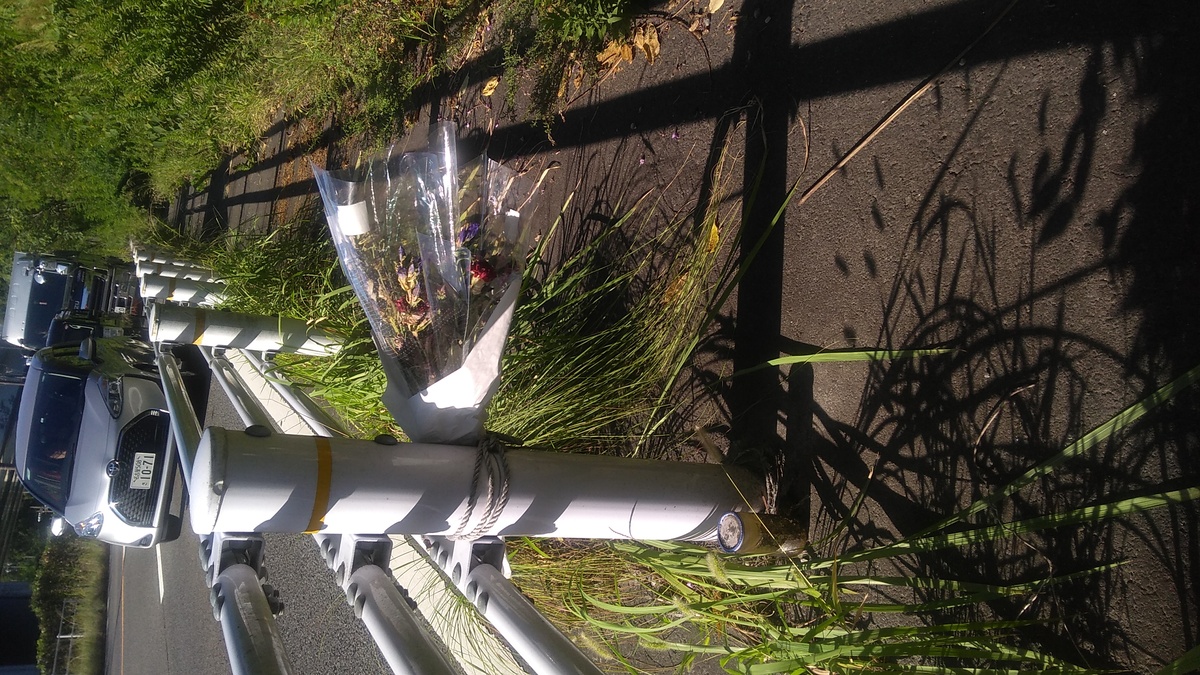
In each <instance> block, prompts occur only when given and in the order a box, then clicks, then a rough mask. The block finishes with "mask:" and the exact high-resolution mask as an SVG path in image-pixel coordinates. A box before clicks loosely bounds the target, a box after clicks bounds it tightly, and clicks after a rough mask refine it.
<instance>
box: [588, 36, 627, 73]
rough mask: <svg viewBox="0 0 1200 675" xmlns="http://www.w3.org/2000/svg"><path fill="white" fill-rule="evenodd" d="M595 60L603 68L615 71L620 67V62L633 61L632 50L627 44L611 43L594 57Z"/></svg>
mask: <svg viewBox="0 0 1200 675" xmlns="http://www.w3.org/2000/svg"><path fill="white" fill-rule="evenodd" d="M596 60H598V61H600V65H602V66H604V67H605V68H612V69H613V70H616V69H617V68H619V67H620V65H621V62H623V61H624V62H629V61H632V60H633V48H632V47H630V46H629V43H628V42H617V41H615V40H614V41H612V42H610V43H608V46H607V47H605V48H604V51H602V52H600V53H599V54H597V55H596Z"/></svg>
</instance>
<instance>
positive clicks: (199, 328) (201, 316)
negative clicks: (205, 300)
mask: <svg viewBox="0 0 1200 675" xmlns="http://www.w3.org/2000/svg"><path fill="white" fill-rule="evenodd" d="M207 318H208V317H207V316H206V314H205V311H204V310H202V309H197V310H196V321H195V323H196V329H195V331H194V332H193V334H192V344H194V345H198V344H200V341H201V340H203V339H204V329H205V328H207V327H208V326H206V325H205V324H206V323H207V321H206V319H207Z"/></svg>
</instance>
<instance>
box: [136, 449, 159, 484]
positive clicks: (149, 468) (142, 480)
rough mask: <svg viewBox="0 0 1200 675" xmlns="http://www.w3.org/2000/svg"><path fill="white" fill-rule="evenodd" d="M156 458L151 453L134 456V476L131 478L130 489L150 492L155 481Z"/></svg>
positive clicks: (138, 453)
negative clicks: (152, 482)
mask: <svg viewBox="0 0 1200 675" xmlns="http://www.w3.org/2000/svg"><path fill="white" fill-rule="evenodd" d="M155 459H156V458H155V456H154V455H153V454H151V453H149V452H137V453H134V455H133V476H131V477H130V478H129V487H130V488H131V489H134V490H149V489H150V483H151V481H152V480H154V460H155Z"/></svg>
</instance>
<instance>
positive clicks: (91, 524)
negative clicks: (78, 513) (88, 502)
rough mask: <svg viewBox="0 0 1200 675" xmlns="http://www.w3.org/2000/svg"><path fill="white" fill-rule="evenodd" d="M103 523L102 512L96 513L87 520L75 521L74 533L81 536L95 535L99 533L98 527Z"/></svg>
mask: <svg viewBox="0 0 1200 675" xmlns="http://www.w3.org/2000/svg"><path fill="white" fill-rule="evenodd" d="M103 525H104V514H103V513H96V514H94V515H93V516H92V517H91V518H88V519H87V520H83V521H80V522H78V523H75V534H77V535H79V536H81V537H95V536H97V535H99V534H100V528H101V527H102V526H103Z"/></svg>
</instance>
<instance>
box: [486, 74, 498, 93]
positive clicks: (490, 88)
mask: <svg viewBox="0 0 1200 675" xmlns="http://www.w3.org/2000/svg"><path fill="white" fill-rule="evenodd" d="M499 86H500V78H499V77H493V78H492V79H490V80H488V81H487V82H485V83H484V85H483V95H484V96H491V95H492V94H494V93H496V87H499Z"/></svg>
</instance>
